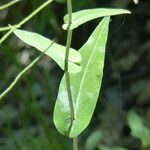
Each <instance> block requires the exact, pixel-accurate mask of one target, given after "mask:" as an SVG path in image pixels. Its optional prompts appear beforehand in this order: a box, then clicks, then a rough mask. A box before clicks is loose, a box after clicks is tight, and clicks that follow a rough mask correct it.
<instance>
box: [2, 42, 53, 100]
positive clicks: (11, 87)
mask: <svg viewBox="0 0 150 150" xmlns="http://www.w3.org/2000/svg"><path fill="white" fill-rule="evenodd" d="M52 44H53V42H52V43H51V44H50V46H52ZM50 46H49V47H50ZM49 47H48V48H47V49H46V50H45V51H43V52H42V53H41V55H40V56H38V57H37V58H36V59H35V60H33V61H32V62H31V63H30V64H29V65H28V66H27V67H26V68H25V69H23V70H22V71H21V72H20V73H19V74H18V75H17V77H16V78H15V79H14V81H13V82H12V83H11V84H10V85H9V87H8V88H7V89H6V90H5V91H4V92H3V93H2V94H0V100H1V99H2V98H4V97H5V96H6V95H7V94H8V93H9V92H10V91H11V90H12V89H13V87H14V86H15V85H16V84H17V82H18V81H19V80H20V78H21V77H22V76H23V75H24V74H25V73H26V72H27V71H28V70H29V69H30V68H31V67H33V66H34V65H35V64H36V63H37V62H38V61H39V60H40V58H41V57H42V56H43V55H44V53H45V52H46V51H47V50H48V49H49Z"/></svg>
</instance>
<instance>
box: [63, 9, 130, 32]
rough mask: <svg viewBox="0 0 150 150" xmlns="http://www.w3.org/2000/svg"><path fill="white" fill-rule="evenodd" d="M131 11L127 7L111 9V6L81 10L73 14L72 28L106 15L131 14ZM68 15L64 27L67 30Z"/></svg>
mask: <svg viewBox="0 0 150 150" xmlns="http://www.w3.org/2000/svg"><path fill="white" fill-rule="evenodd" d="M130 13H131V12H130V11H128V10H125V9H109V8H96V9H86V10H81V11H78V12H76V13H73V14H72V25H71V27H70V29H75V28H77V27H79V26H80V25H82V24H84V23H85V22H88V21H90V20H93V19H96V18H99V17H105V16H113V15H120V14H130ZM68 22H69V20H68V15H66V16H65V17H64V23H65V24H64V25H63V29H64V30H66V29H67V26H68Z"/></svg>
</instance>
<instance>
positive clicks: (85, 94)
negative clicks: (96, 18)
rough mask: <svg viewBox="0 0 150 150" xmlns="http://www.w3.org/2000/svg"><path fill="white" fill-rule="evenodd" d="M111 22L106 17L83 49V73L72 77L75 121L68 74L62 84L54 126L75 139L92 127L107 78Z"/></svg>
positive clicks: (71, 75)
mask: <svg viewBox="0 0 150 150" xmlns="http://www.w3.org/2000/svg"><path fill="white" fill-rule="evenodd" d="M109 21H110V18H109V17H107V18H104V19H103V20H102V21H101V23H100V24H99V25H98V26H97V28H96V29H95V31H94V32H93V34H92V35H91V36H90V38H89V39H88V41H87V42H86V43H85V44H84V45H83V47H81V49H80V50H79V52H80V53H81V56H82V62H81V66H82V70H81V72H79V73H77V74H70V82H71V91H72V98H73V103H74V112H75V116H74V118H75V119H74V121H73V122H72V121H71V119H70V116H71V112H70V107H69V99H68V95H67V89H66V81H65V75H64V77H63V79H62V81H61V83H60V87H59V92H58V96H57V101H56V104H55V109H54V123H55V126H56V128H57V130H58V131H59V132H60V133H62V134H64V135H67V136H69V137H71V138H72V137H76V136H77V135H79V134H80V133H81V132H82V131H83V130H84V129H85V128H86V127H87V126H88V124H89V123H90V120H91V118H92V115H93V112H94V109H95V106H96V103H97V98H98V95H99V90H100V86H101V81H102V76H103V66H104V57H105V46H106V41H107V36H108V26H109ZM70 125H71V127H70Z"/></svg>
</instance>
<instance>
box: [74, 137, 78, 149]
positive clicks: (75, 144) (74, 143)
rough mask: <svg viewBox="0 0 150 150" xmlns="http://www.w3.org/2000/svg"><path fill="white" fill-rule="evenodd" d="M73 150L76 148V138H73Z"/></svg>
mask: <svg viewBox="0 0 150 150" xmlns="http://www.w3.org/2000/svg"><path fill="white" fill-rule="evenodd" d="M73 150H78V138H77V137H75V138H73Z"/></svg>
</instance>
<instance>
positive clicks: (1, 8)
mask: <svg viewBox="0 0 150 150" xmlns="http://www.w3.org/2000/svg"><path fill="white" fill-rule="evenodd" d="M19 1H20V0H13V1H11V2H8V3H7V4H5V5H2V6H0V11H1V10H3V9H6V8H8V7H11V6H13V5H14V4H16V3H18V2H19Z"/></svg>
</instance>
